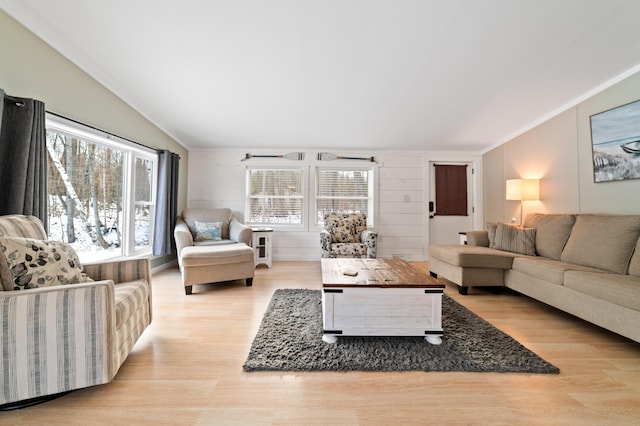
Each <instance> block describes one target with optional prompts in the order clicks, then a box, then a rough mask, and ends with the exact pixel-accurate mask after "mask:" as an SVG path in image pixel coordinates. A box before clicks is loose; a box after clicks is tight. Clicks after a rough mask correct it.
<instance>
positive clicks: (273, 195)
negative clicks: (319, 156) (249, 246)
mask: <svg viewBox="0 0 640 426" xmlns="http://www.w3.org/2000/svg"><path fill="white" fill-rule="evenodd" d="M304 188H305V186H304V170H303V169H302V168H300V167H298V168H285V167H281V168H257V167H256V168H253V167H249V168H247V190H246V194H247V202H246V206H247V207H246V209H247V211H246V214H245V218H246V219H245V222H246V223H248V224H251V225H269V226H280V225H282V226H293V225H295V226H301V225H303V224H304V223H303V220H304V211H305V209H304V198H305V191H304Z"/></svg>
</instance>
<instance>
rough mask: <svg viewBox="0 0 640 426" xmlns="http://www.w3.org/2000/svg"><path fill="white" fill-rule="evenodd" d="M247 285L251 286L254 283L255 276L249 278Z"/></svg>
mask: <svg viewBox="0 0 640 426" xmlns="http://www.w3.org/2000/svg"><path fill="white" fill-rule="evenodd" d="M246 281H247V287H251V286H252V285H253V278H247V279H246Z"/></svg>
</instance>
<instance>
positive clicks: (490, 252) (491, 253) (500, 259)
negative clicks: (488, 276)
mask: <svg viewBox="0 0 640 426" xmlns="http://www.w3.org/2000/svg"><path fill="white" fill-rule="evenodd" d="M516 256H518V255H517V254H514V253H509V252H506V251H500V250H494V249H490V248H489V247H479V246H470V245H461V244H435V245H431V246H429V257H434V258H437V259H438V260H440V261H442V262H445V263H448V264H451V265H456V266H461V267H468V268H494V269H509V268H511V264H512V262H513V258H514V257H516Z"/></svg>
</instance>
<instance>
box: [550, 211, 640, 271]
mask: <svg viewBox="0 0 640 426" xmlns="http://www.w3.org/2000/svg"><path fill="white" fill-rule="evenodd" d="M639 236H640V215H639V216H622V215H620V216H618V215H616V216H613V215H611V216H610V215H579V216H578V217H577V218H576V223H575V225H574V226H573V229H572V230H571V236H569V240H568V241H567V244H566V246H565V248H564V250H563V251H562V255H561V256H560V260H562V261H563V262H569V263H577V264H579V265H585V266H592V267H594V268H598V269H603V270H605V271H610V272H615V273H618V274H626V272H627V269H628V267H629V260H630V259H631V255H632V254H633V250H634V248H635V246H636V243H637V242H638V237H639Z"/></svg>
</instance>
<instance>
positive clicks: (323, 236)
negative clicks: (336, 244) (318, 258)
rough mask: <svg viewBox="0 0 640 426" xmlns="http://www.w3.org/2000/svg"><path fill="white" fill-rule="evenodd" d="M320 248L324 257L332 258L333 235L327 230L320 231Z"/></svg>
mask: <svg viewBox="0 0 640 426" xmlns="http://www.w3.org/2000/svg"><path fill="white" fill-rule="evenodd" d="M320 248H321V249H322V257H325V258H328V257H331V234H330V233H329V231H327V230H326V229H323V230H321V231H320Z"/></svg>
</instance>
